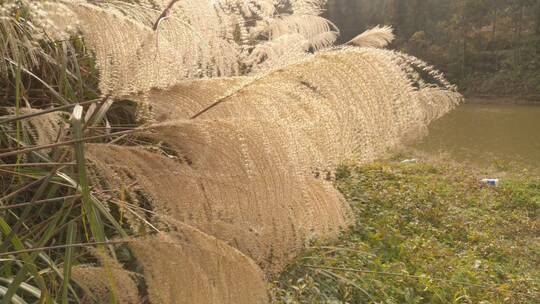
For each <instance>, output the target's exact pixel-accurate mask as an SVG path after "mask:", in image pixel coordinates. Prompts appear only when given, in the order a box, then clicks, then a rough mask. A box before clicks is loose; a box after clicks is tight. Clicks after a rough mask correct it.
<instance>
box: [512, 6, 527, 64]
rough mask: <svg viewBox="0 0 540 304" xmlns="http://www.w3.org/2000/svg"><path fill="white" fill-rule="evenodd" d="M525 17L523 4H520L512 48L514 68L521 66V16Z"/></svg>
mask: <svg viewBox="0 0 540 304" xmlns="http://www.w3.org/2000/svg"><path fill="white" fill-rule="evenodd" d="M524 15H525V4H524V3H523V2H521V4H520V8H519V12H518V21H517V30H516V45H515V47H514V56H515V62H514V64H515V66H516V67H518V66H519V65H520V64H521V45H522V35H523V16H524Z"/></svg>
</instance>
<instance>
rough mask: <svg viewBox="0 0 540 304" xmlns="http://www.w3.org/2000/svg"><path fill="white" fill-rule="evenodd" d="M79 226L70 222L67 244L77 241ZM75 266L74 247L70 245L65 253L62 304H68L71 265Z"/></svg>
mask: <svg viewBox="0 0 540 304" xmlns="http://www.w3.org/2000/svg"><path fill="white" fill-rule="evenodd" d="M76 236H77V226H76V225H75V223H74V222H70V223H69V224H68V228H67V237H66V245H71V244H73V243H74V242H75V239H76ZM72 266H73V247H68V248H67V249H66V252H65V255H64V280H63V281H62V304H68V287H69V281H70V280H71V267H72Z"/></svg>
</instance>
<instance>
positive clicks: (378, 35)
mask: <svg viewBox="0 0 540 304" xmlns="http://www.w3.org/2000/svg"><path fill="white" fill-rule="evenodd" d="M395 38H396V37H395V35H394V33H393V29H392V27H391V26H382V27H381V26H379V25H378V26H376V27H374V28H372V29H369V30H367V31H365V32H363V33H362V34H360V35H358V36H356V37H354V38H353V39H352V40H351V41H349V42H347V43H346V44H348V45H355V46H360V47H373V48H383V47H386V46H387V45H389V44H390V43H391V42H392V41H394V39H395Z"/></svg>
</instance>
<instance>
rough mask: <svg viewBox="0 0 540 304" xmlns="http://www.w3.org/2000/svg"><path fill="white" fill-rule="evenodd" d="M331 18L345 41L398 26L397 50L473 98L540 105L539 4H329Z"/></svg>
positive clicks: (407, 0)
mask: <svg viewBox="0 0 540 304" xmlns="http://www.w3.org/2000/svg"><path fill="white" fill-rule="evenodd" d="M351 7H352V8H353V9H352V10H351V9H344V8H351ZM327 16H328V17H329V18H330V19H331V20H333V21H335V22H337V23H338V24H339V25H340V26H341V28H342V37H348V36H352V35H353V33H356V32H358V31H361V30H362V29H363V28H369V27H370V26H371V25H374V24H382V23H386V24H391V25H393V26H394V28H396V34H397V39H396V41H395V42H394V47H395V48H397V49H403V50H406V51H407V52H410V53H412V54H414V55H416V56H418V57H421V58H423V59H425V60H427V61H429V62H430V63H432V64H434V65H436V66H437V67H439V68H440V69H442V70H443V71H445V72H446V74H447V75H448V78H449V79H451V80H452V81H453V82H455V83H458V84H459V86H460V88H461V90H462V91H463V92H465V93H467V94H468V95H497V96H513V97H522V98H523V97H525V98H530V99H536V100H538V99H540V72H539V71H540V1H538V0H456V1H445V0H422V1H420V0H381V1H375V0H330V1H329V6H328V14H327ZM349 31H352V32H349Z"/></svg>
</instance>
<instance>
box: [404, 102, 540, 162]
mask: <svg viewBox="0 0 540 304" xmlns="http://www.w3.org/2000/svg"><path fill="white" fill-rule="evenodd" d="M415 148H417V149H419V150H420V151H422V152H426V153H428V154H431V155H445V156H447V157H450V158H451V159H454V160H456V161H459V162H466V163H471V164H473V165H480V166H482V167H486V166H493V165H497V164H499V165H501V164H504V165H505V166H512V168H513V169H518V170H521V169H534V171H536V170H537V169H540V106H537V105H499V104H463V105H461V106H459V107H458V108H457V109H456V110H454V111H452V112H451V113H449V114H447V115H446V116H444V117H443V118H441V119H439V120H438V121H435V122H434V123H433V124H432V125H431V126H430V128H429V135H428V136H427V137H425V138H424V139H422V140H421V141H420V142H419V143H417V144H416V145H415Z"/></svg>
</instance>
